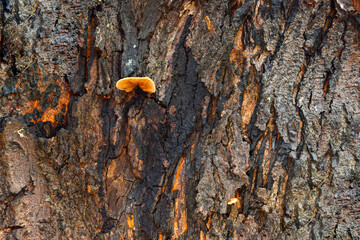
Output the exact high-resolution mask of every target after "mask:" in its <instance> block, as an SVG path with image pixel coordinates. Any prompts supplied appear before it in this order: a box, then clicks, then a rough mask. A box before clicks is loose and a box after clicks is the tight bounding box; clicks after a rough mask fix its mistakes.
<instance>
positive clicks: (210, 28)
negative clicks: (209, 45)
mask: <svg viewBox="0 0 360 240" xmlns="http://www.w3.org/2000/svg"><path fill="white" fill-rule="evenodd" d="M204 19H205V22H206V26H207V29H208V30H209V31H210V32H215V28H214V26H213V25H212V23H211V21H210V18H209V17H208V16H205V17H204Z"/></svg>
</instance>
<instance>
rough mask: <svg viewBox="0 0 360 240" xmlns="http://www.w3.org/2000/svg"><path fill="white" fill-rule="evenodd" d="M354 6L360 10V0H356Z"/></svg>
mask: <svg viewBox="0 0 360 240" xmlns="http://www.w3.org/2000/svg"><path fill="white" fill-rule="evenodd" d="M354 8H355V9H356V10H357V11H360V0H354Z"/></svg>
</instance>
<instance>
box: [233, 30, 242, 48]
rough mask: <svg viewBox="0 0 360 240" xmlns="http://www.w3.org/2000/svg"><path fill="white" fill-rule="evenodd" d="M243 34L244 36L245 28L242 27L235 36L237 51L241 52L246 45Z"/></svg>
mask: <svg viewBox="0 0 360 240" xmlns="http://www.w3.org/2000/svg"><path fill="white" fill-rule="evenodd" d="M242 34H243V26H241V27H240V28H239V30H238V31H237V33H236V35H235V39H234V44H235V49H236V50H240V51H243V50H244V43H243V41H242Z"/></svg>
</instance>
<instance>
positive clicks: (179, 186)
mask: <svg viewBox="0 0 360 240" xmlns="http://www.w3.org/2000/svg"><path fill="white" fill-rule="evenodd" d="M184 162H185V159H184V158H183V157H182V158H181V160H180V162H179V165H178V168H177V171H176V175H175V179H174V184H173V187H172V188H171V192H174V191H175V190H178V191H179V197H178V198H176V199H175V205H174V221H173V222H174V235H173V237H172V238H173V239H177V238H179V237H180V236H181V235H183V234H184V233H185V232H186V230H187V229H188V225H187V222H186V206H185V170H186V169H185V164H184Z"/></svg>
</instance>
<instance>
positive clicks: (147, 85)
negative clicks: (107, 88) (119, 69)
mask: <svg viewBox="0 0 360 240" xmlns="http://www.w3.org/2000/svg"><path fill="white" fill-rule="evenodd" d="M137 86H139V87H140V88H141V89H142V90H143V91H144V92H148V93H154V92H155V90H156V89H155V83H154V81H153V80H151V79H150V78H148V77H127V78H122V79H120V80H119V81H118V82H117V83H116V87H117V88H118V89H120V90H123V91H125V92H131V91H133V90H134V89H135V88H136V87H137Z"/></svg>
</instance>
